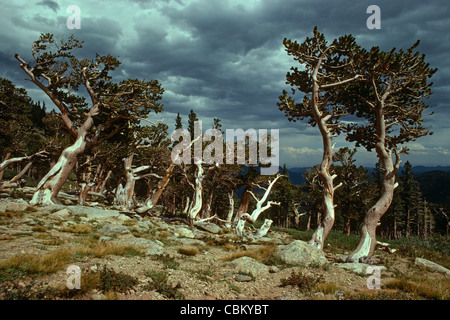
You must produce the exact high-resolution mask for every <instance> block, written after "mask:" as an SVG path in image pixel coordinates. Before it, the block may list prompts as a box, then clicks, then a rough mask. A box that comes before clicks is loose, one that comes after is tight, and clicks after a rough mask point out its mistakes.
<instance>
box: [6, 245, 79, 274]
mask: <svg viewBox="0 0 450 320" xmlns="http://www.w3.org/2000/svg"><path fill="white" fill-rule="evenodd" d="M72 255H73V251H72V250H71V249H68V248H60V249H57V250H54V251H52V252H49V253H46V254H42V255H32V254H18V255H14V256H11V257H9V258H7V259H5V260H3V261H1V262H0V269H17V270H19V271H22V272H24V273H31V274H36V273H38V274H39V273H42V274H48V273H53V272H56V271H59V270H61V269H62V268H63V267H64V266H65V265H67V264H68V263H69V262H70V261H71V260H72Z"/></svg>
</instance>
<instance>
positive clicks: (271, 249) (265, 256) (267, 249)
mask: <svg viewBox="0 0 450 320" xmlns="http://www.w3.org/2000/svg"><path fill="white" fill-rule="evenodd" d="M228 248H230V249H231V250H232V248H231V247H228ZM277 250H278V249H277V247H276V246H275V245H269V246H262V247H259V248H258V249H252V250H241V249H239V250H238V251H236V252H234V253H232V254H230V255H228V256H226V257H223V258H221V260H225V261H230V260H234V259H237V258H240V257H250V258H253V259H255V260H258V261H260V262H262V263H264V264H267V265H277V264H282V262H281V260H280V259H279V258H278V257H277V255H276V252H277Z"/></svg>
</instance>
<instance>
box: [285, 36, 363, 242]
mask: <svg viewBox="0 0 450 320" xmlns="http://www.w3.org/2000/svg"><path fill="white" fill-rule="evenodd" d="M313 34H314V36H313V37H312V38H306V40H305V41H304V42H303V43H301V44H298V43H297V42H292V41H291V40H287V39H284V41H283V44H284V46H285V47H286V51H287V53H288V55H292V56H293V57H294V60H295V61H298V62H299V64H302V65H303V66H304V68H302V69H299V68H297V67H292V68H291V71H292V72H288V74H287V75H286V80H287V81H286V83H287V84H289V85H290V86H291V90H292V94H295V92H296V91H300V92H302V93H303V94H304V96H303V98H302V100H301V102H300V103H296V102H295V100H294V99H293V98H292V97H289V96H288V94H287V92H286V91H283V94H282V95H281V96H280V97H279V100H280V102H278V103H277V105H278V108H279V109H280V110H281V111H284V112H285V115H286V117H288V119H289V121H294V122H295V121H296V120H298V119H300V120H303V119H307V120H308V124H310V125H311V126H317V127H318V129H319V131H320V134H321V137H322V143H323V156H322V162H321V164H320V168H319V176H320V179H321V180H322V182H323V204H324V205H323V217H322V222H321V224H320V225H319V227H318V228H317V230H316V232H315V233H314V234H313V236H312V239H311V240H310V244H312V245H314V246H315V247H317V248H319V249H322V248H323V245H324V242H325V239H326V237H327V235H328V233H329V232H330V230H331V228H332V227H333V224H334V220H335V212H334V207H335V205H334V201H333V197H334V192H335V190H336V189H337V188H338V186H339V185H338V186H334V184H333V180H334V179H335V178H336V175H335V174H332V173H331V172H330V168H331V164H332V162H333V145H332V138H333V137H334V136H335V135H337V134H339V132H340V131H341V129H342V124H341V123H340V121H339V119H340V118H341V117H342V116H344V115H346V114H347V113H348V112H347V110H346V109H345V107H344V105H343V104H339V103H338V101H336V99H335V97H336V92H339V91H341V90H342V88H344V85H346V84H348V83H350V82H354V81H356V80H357V79H359V78H360V77H361V76H360V75H358V74H355V72H353V68H352V66H353V64H354V62H353V60H354V57H353V55H354V53H355V52H357V51H358V46H357V45H356V43H355V39H354V38H353V37H352V36H351V35H346V36H342V37H340V38H339V39H335V40H334V41H333V42H331V43H328V42H327V41H326V40H325V37H324V35H323V34H322V33H319V32H318V31H317V27H315V28H314V32H313Z"/></svg>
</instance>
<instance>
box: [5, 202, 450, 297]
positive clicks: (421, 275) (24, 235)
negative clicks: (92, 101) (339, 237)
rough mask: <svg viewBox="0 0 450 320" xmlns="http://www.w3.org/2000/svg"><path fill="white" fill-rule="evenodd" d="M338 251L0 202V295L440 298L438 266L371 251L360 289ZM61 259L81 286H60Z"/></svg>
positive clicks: (283, 236) (356, 268)
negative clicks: (376, 269) (75, 270)
mask: <svg viewBox="0 0 450 320" xmlns="http://www.w3.org/2000/svg"><path fill="white" fill-rule="evenodd" d="M346 254H348V252H345V251H343V250H342V251H341V252H339V250H329V249H328V248H326V249H325V250H324V252H322V251H319V250H316V249H315V248H312V247H310V246H309V245H307V244H306V243H305V242H303V241H300V240H295V239H294V238H293V237H292V236H291V235H290V234H289V233H286V232H281V231H270V232H269V233H268V235H267V237H264V238H262V239H260V240H258V241H242V239H240V238H239V237H237V236H236V235H234V234H233V233H232V232H230V231H229V230H226V229H225V228H221V227H218V226H216V225H213V224H205V225H203V226H201V227H200V226H199V227H190V226H188V225H186V224H183V223H181V222H178V221H174V222H169V221H165V220H164V219H162V218H160V217H144V218H142V217H140V216H136V215H132V214H124V213H121V212H120V211H117V210H111V209H107V208H102V207H100V206H96V207H89V206H43V207H37V206H36V207H35V206H30V205H29V204H28V203H27V202H26V201H24V200H22V199H19V200H14V199H2V200H1V201H0V299H96V300H102V299H121V300H128V299H133V300H138V299H139V300H140V299H151V300H167V299H195V300H197V299H200V300H213V299H221V300H224V299H227V300H239V299H255V300H271V299H277V300H297V299H300V300H304V299H332V300H336V299H449V288H450V283H449V278H448V276H449V273H450V271H449V270H448V269H445V268H443V267H442V266H439V265H433V264H429V265H423V263H427V262H428V261H427V260H424V261H421V260H420V259H415V260H414V259H411V258H405V257H401V256H400V255H398V254H396V253H394V254H389V253H387V252H384V251H377V254H376V256H375V257H374V259H373V266H380V267H381V269H380V270H381V272H380V282H381V288H380V289H377V288H374V289H369V288H368V286H367V283H368V279H369V277H370V276H371V275H370V274H367V273H366V271H367V267H368V265H365V264H349V263H344V261H345V260H344V259H345V255H346ZM421 263H422V264H421ZM69 265H76V266H78V267H79V268H80V270H81V289H72V290H69V289H68V288H67V280H68V278H69V277H71V276H72V275H71V274H67V267H68V266H69ZM432 268H434V269H432ZM372 272H373V271H372ZM70 279H73V278H70ZM372 279H373V278H372ZM71 283H74V284H75V282H71ZM370 283H372V284H374V283H376V282H370Z"/></svg>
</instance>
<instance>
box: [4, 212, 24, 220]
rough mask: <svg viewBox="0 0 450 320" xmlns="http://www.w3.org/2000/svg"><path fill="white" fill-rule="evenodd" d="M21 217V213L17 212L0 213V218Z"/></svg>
mask: <svg viewBox="0 0 450 320" xmlns="http://www.w3.org/2000/svg"><path fill="white" fill-rule="evenodd" d="M21 216H23V212H18V211H5V212H0V218H9V219H11V218H17V217H21Z"/></svg>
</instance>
